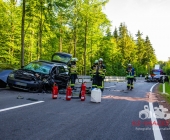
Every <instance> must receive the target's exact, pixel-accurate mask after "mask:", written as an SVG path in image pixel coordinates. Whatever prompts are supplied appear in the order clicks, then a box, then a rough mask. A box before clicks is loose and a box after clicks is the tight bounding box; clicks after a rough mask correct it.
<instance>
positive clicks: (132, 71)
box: [126, 64, 136, 90]
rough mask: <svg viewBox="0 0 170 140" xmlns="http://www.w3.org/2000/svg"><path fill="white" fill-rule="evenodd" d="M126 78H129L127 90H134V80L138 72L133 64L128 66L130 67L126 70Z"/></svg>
mask: <svg viewBox="0 0 170 140" xmlns="http://www.w3.org/2000/svg"><path fill="white" fill-rule="evenodd" d="M126 77H127V89H128V90H132V89H133V88H134V85H133V80H134V78H135V77H136V72H135V69H134V68H133V67H132V65H131V64H128V67H127V69H126Z"/></svg>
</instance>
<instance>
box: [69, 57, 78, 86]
mask: <svg viewBox="0 0 170 140" xmlns="http://www.w3.org/2000/svg"><path fill="white" fill-rule="evenodd" d="M76 61H78V60H77V58H72V59H71V64H70V65H69V74H70V86H71V88H72V89H74V86H75V82H76V79H77V67H76Z"/></svg>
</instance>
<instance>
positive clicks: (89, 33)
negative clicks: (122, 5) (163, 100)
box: [0, 0, 170, 76]
mask: <svg viewBox="0 0 170 140" xmlns="http://www.w3.org/2000/svg"><path fill="white" fill-rule="evenodd" d="M107 2H108V0H0V51H1V55H0V63H2V64H9V65H11V66H13V67H15V68H20V67H21V66H22V65H27V64H28V63H29V62H31V61H34V60H40V59H41V60H49V61H50V60H51V56H52V54H53V53H55V52H66V53H70V54H72V55H73V57H76V58H78V62H77V66H78V71H79V74H84V75H88V74H89V70H90V67H91V65H93V62H94V61H95V60H96V59H99V58H103V60H104V64H105V65H106V69H107V73H106V75H118V76H124V75H125V69H126V67H127V64H128V63H131V64H132V65H133V67H134V68H135V69H136V72H137V75H140V74H146V73H148V72H149V71H150V70H151V69H152V68H153V67H154V65H155V64H156V63H157V58H156V55H155V51H154V48H153V46H152V43H151V41H150V39H149V36H145V37H143V35H142V31H140V30H138V31H136V34H135V36H132V34H131V32H130V31H129V30H128V25H126V23H120V25H119V27H114V31H112V30H111V28H112V25H111V21H109V19H108V18H107V15H106V14H105V13H104V12H103V7H104V6H105V5H106V4H107ZM117 12H118V11H117ZM115 20H116V19H115ZM113 22H114V21H113ZM162 64H163V62H162ZM167 64H168V63H167ZM167 64H163V65H164V69H166V70H168V69H170V63H169V65H167ZM168 66H169V68H168ZM169 72H170V71H169Z"/></svg>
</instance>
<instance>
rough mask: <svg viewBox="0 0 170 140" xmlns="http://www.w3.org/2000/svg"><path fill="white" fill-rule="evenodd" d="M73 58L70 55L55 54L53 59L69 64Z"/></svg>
mask: <svg viewBox="0 0 170 140" xmlns="http://www.w3.org/2000/svg"><path fill="white" fill-rule="evenodd" d="M70 59H71V57H70V56H68V55H62V54H55V55H54V56H53V58H52V61H58V62H62V63H68V62H69V61H70Z"/></svg>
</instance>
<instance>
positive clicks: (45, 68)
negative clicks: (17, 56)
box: [23, 62, 52, 74]
mask: <svg viewBox="0 0 170 140" xmlns="http://www.w3.org/2000/svg"><path fill="white" fill-rule="evenodd" d="M51 68H52V66H50V65H47V64H46V63H43V62H32V63H30V64H28V65H27V66H25V67H24V68H23V69H27V70H32V71H34V72H39V73H43V74H49V73H50V70H51Z"/></svg>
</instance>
